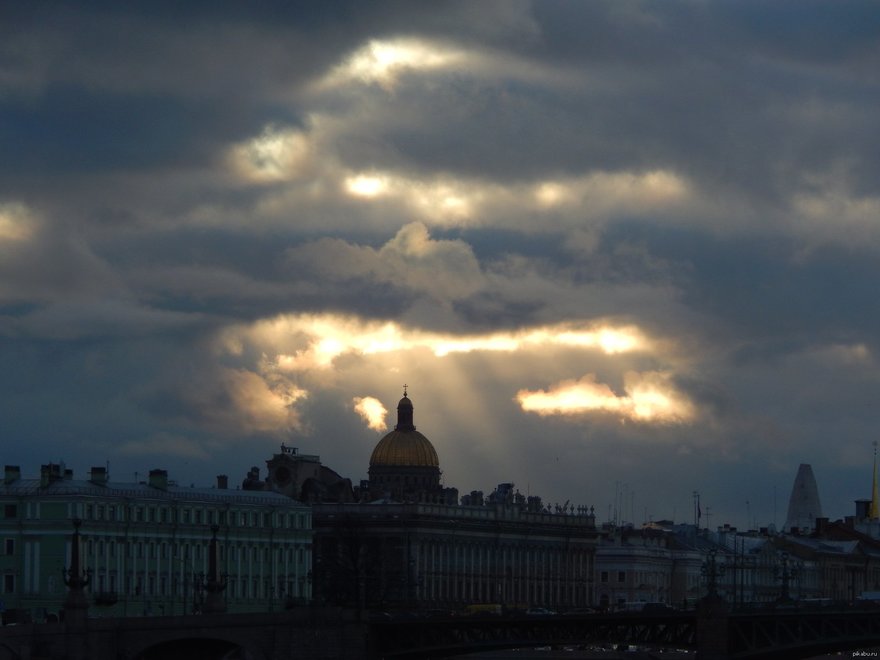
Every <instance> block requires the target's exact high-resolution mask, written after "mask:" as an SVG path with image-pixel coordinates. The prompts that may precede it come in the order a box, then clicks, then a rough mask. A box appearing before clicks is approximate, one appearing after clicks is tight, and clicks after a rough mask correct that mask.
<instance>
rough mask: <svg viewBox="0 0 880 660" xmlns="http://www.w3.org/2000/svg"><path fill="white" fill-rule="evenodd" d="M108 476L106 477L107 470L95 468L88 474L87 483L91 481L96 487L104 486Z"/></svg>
mask: <svg viewBox="0 0 880 660" xmlns="http://www.w3.org/2000/svg"><path fill="white" fill-rule="evenodd" d="M108 479H109V476H108V475H107V468H105V467H99V466H95V467H93V468H92V469H91V471H90V472H89V481H91V482H92V483H93V484H95V485H96V486H106V485H107V480H108Z"/></svg>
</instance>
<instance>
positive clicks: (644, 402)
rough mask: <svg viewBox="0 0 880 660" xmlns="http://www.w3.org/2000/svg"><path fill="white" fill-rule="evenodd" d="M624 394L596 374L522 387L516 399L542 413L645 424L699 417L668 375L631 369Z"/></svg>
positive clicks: (679, 421)
mask: <svg viewBox="0 0 880 660" xmlns="http://www.w3.org/2000/svg"><path fill="white" fill-rule="evenodd" d="M624 390H625V394H624V395H623V396H618V395H617V394H616V393H615V392H614V391H613V390H612V389H611V388H610V387H609V386H608V385H606V384H604V383H598V382H596V376H595V375H594V374H588V375H586V376H584V377H583V378H581V379H580V380H569V381H563V382H560V383H558V384H557V385H556V386H555V387H553V388H551V389H549V390H546V391H545V390H538V391H530V390H520V391H519V392H517V394H516V401H517V402H518V403H519V405H520V407H521V408H522V409H523V410H524V411H526V412H532V413H535V414H537V415H541V416H581V415H588V414H591V413H610V414H613V415H617V416H619V417H620V418H622V419H627V420H631V421H636V422H645V423H652V422H654V423H662V424H681V423H686V422H688V421H690V420H692V419H693V418H694V417H695V416H696V407H695V406H694V404H693V403H692V402H691V401H690V400H689V399H688V397H687V396H686V395H685V394H683V393H682V392H679V391H678V390H677V389H676V388H675V386H674V385H673V383H672V382H671V379H670V376H669V375H668V374H664V373H660V372H647V373H638V372H634V371H629V372H627V373H626V374H625V376H624Z"/></svg>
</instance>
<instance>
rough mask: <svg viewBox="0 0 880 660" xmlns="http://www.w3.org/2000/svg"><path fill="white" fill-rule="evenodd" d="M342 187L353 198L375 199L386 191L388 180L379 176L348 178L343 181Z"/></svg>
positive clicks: (361, 175) (362, 175)
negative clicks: (343, 186)
mask: <svg viewBox="0 0 880 660" xmlns="http://www.w3.org/2000/svg"><path fill="white" fill-rule="evenodd" d="M344 185H345V190H346V191H347V192H348V193H349V194H350V195H354V196H355V197H377V196H379V195H382V194H384V193H385V192H387V191H388V180H387V179H386V178H385V177H379V176H367V175H364V174H360V175H357V176H350V177H347V178H346V179H345V181H344Z"/></svg>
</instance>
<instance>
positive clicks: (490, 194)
mask: <svg viewBox="0 0 880 660" xmlns="http://www.w3.org/2000/svg"><path fill="white" fill-rule="evenodd" d="M342 189H343V192H344V193H345V194H346V195H348V196H350V197H354V198H360V199H362V200H364V201H370V202H378V201H380V200H383V201H396V202H398V203H401V204H403V205H404V206H405V207H407V208H409V209H410V211H411V212H412V213H414V214H417V216H418V217H420V218H425V219H428V220H433V221H435V222H447V223H449V222H453V223H455V222H457V223H461V222H464V221H469V222H474V221H477V222H480V221H482V220H483V219H484V218H485V217H488V216H490V215H496V214H497V213H499V212H502V211H503V209H505V208H508V209H514V210H516V211H521V210H523V209H526V210H531V211H534V212H536V213H543V212H548V211H554V212H557V213H558V212H560V211H562V212H568V213H577V214H578V217H582V216H583V214H587V215H589V216H591V217H596V216H603V215H610V214H615V213H621V212H629V211H644V210H646V209H652V210H662V209H668V208H670V207H673V206H675V205H678V204H681V203H682V202H684V201H685V200H688V199H690V198H691V197H692V196H693V195H692V187H691V185H690V184H689V183H688V181H687V180H686V179H685V178H683V177H682V176H680V175H678V174H676V173H674V172H671V171H665V170H656V171H651V172H645V173H634V172H594V173H591V174H588V175H585V176H583V177H580V178H574V179H565V180H557V181H540V182H536V183H524V184H520V185H506V186H502V185H498V184H495V183H493V182H488V181H479V180H475V179H465V178H455V177H451V176H448V175H446V176H443V177H441V178H435V179H430V180H429V179H419V178H414V177H409V176H404V175H401V174H397V173H395V172H391V171H383V172H355V173H351V174H349V175H347V176H346V177H345V178H344V179H343V181H342ZM502 215H503V213H502Z"/></svg>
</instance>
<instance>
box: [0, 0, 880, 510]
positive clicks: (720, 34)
mask: <svg viewBox="0 0 880 660" xmlns="http://www.w3.org/2000/svg"><path fill="white" fill-rule="evenodd" d="M878 32H880V12H878V11H877V7H876V4H874V3H869V2H851V3H844V4H841V3H833V2H812V1H807V2H803V1H799V2H774V3H772V4H768V3H765V2H737V3H695V2H687V1H672V2H662V3H659V2H658V3H635V2H626V1H620V0H615V1H613V2H596V3H578V2H552V3H543V2H534V3H528V2H506V1H505V2H479V3H473V2H441V3H431V4H430V6H429V5H425V4H421V3H398V2H375V3H360V2H350V3H345V2H343V3H332V5H328V6H324V5H321V4H318V3H308V4H302V3H293V4H292V5H289V4H281V3H278V4H276V5H274V6H266V5H261V9H260V10H259V11H258V10H256V9H254V8H252V7H249V6H243V5H241V4H240V3H211V5H210V6H199V5H198V4H191V3H187V4H186V6H180V5H177V4H167V3H164V4H163V3H158V4H156V3H150V4H142V5H138V6H136V7H132V6H130V5H128V4H126V5H124V6H121V5H120V6H117V5H102V4H100V3H76V4H75V5H71V4H67V3H40V4H39V5H33V4H32V3H25V4H21V5H19V6H16V7H11V8H10V7H8V6H7V7H4V8H3V9H2V10H0V336H2V342H0V393H2V397H0V401H2V403H0V423H2V424H0V428H2V430H3V447H4V460H5V462H6V463H10V464H17V465H20V466H21V468H22V472H23V473H25V474H36V472H37V471H38V470H39V465H40V464H41V463H47V462H50V461H59V460H64V461H65V462H66V464H67V465H68V466H69V467H72V468H73V469H74V470H75V471H77V472H79V473H81V474H82V473H84V472H85V471H86V470H87V469H88V467H90V466H92V465H103V464H104V463H105V461H109V464H110V472H111V475H113V477H114V478H117V479H119V480H128V479H130V478H133V476H134V473H135V472H139V473H140V474H141V475H144V474H146V472H147V471H148V470H149V469H151V468H165V469H167V470H168V471H169V476H170V478H172V479H176V480H178V481H179V482H180V483H196V484H200V485H205V484H211V483H213V481H214V476H215V475H216V474H221V473H222V474H229V475H230V478H231V479H232V482H233V483H235V482H238V481H239V480H240V479H242V478H243V477H244V475H245V473H246V472H247V470H248V469H249V468H250V466H252V465H258V466H263V465H264V461H265V460H266V459H267V458H269V457H270V456H271V455H272V452H273V451H275V450H276V449H277V447H278V446H279V445H280V443H281V442H285V443H287V444H288V445H290V446H297V447H300V448H301V449H302V450H303V451H304V452H307V453H309V454H318V455H320V456H321V460H322V462H323V463H324V464H326V465H328V466H330V467H332V468H333V469H334V470H336V471H338V472H339V473H340V474H343V475H345V476H348V477H351V478H352V479H354V480H357V479H360V478H365V477H366V472H367V464H368V459H369V455H370V452H371V450H372V448H373V446H374V445H375V443H376V441H377V439H378V438H379V437H380V436H381V435H382V434H383V433H384V431H385V430H386V429H387V428H388V427H390V426H393V424H394V405H395V402H396V401H397V400H398V399H399V397H400V396H401V393H402V391H403V387H404V383H406V384H408V385H409V393H410V396H411V398H412V400H413V402H414V405H415V410H416V419H417V420H418V427H419V431H421V432H423V433H424V434H425V435H426V436H427V437H428V438H430V440H431V442H432V443H433V445H434V447H435V448H436V450H437V452H438V455H439V460H440V468H441V470H442V471H443V482H444V484H445V485H448V486H455V487H457V488H459V489H460V490H461V491H462V492H468V491H470V490H473V489H481V490H484V491H486V492H489V491H491V490H492V489H493V488H494V487H495V485H497V484H498V483H501V482H514V483H515V484H516V487H517V488H519V489H520V490H521V491H522V492H523V493H532V494H538V495H541V496H542V497H543V498H544V501H545V502H547V503H553V502H559V503H562V502H564V501H567V500H568V501H571V502H572V503H576V504H582V505H587V506H589V505H593V506H595V508H596V513H597V516H598V517H599V518H600V520H601V519H603V518H605V517H606V515H607V514H608V512H609V511H613V510H617V511H618V512H619V511H620V510H623V512H624V515H623V516H622V517H623V518H624V519H628V518H630V517H634V518H636V520H635V522H637V523H640V522H641V521H642V520H643V519H645V518H653V519H655V520H656V519H664V518H665V519H669V518H672V517H675V518H677V519H678V520H680V521H685V522H690V521H691V517H692V515H691V512H692V501H693V498H692V493H693V491H695V490H696V491H699V492H700V494H701V502H702V506H703V507H704V510H705V511H709V512H710V515H711V520H712V523H713V525H714V524H723V523H725V522H729V523H731V524H734V525H738V526H744V525H745V524H746V523H747V522H748V523H751V522H756V523H757V524H759V525H766V524H769V523H772V522H774V521H775V522H776V524H777V526H780V525H781V524H782V523H783V521H784V516H785V508H786V503H787V501H788V495H789V493H790V489H791V485H792V482H793V479H794V477H795V474H796V472H797V469H798V465H800V464H801V463H809V464H811V465H812V466H813V468H814V471H815V477H816V480H817V483H818V491H819V495H820V497H821V501H822V504H823V509H824V511H825V514H826V515H827V516H829V517H831V518H832V519H833V518H838V517H842V516H844V515H849V514H850V513H852V510H853V505H852V501H853V500H855V499H858V498H866V497H868V498H869V497H870V496H871V491H870V488H871V471H870V470H871V447H872V444H871V443H872V442H873V441H874V440H875V439H876V436H877V426H878V424H877V422H878V412H877V410H878V408H877V405H876V402H877V401H878V400H880V383H878V376H877V373H878V370H877V346H878V343H877V341H878V340H877V338H878V331H877V326H878V318H880V316H878V305H877V303H876V302H875V297H876V291H877V290H878V289H880V259H878V258H877V256H878V255H877V253H878V249H880V241H878V238H880V232H878V231H877V227H876V225H877V218H878V210H880V191H878V188H877V181H878V180H880V177H878V175H877V170H878V158H880V148H878V144H877V142H878V139H880V138H878V132H877V131H876V99H875V97H876V88H877V83H878V75H880V74H878V71H880V67H878V66H877V55H876V52H877V50H876V44H877V38H878ZM621 493H625V494H626V495H625V496H624V497H625V498H627V499H626V502H625V503H624V502H622V501H621ZM624 507H625V508H624Z"/></svg>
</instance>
